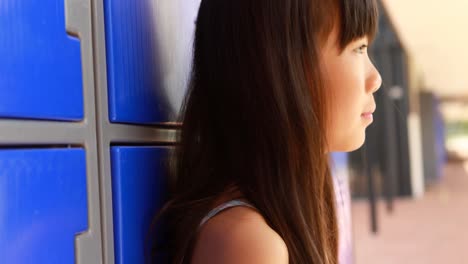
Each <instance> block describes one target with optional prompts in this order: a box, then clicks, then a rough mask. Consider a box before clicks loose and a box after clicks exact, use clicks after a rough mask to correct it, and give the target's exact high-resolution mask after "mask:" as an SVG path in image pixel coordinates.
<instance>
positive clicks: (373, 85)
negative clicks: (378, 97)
mask: <svg viewBox="0 0 468 264" xmlns="http://www.w3.org/2000/svg"><path fill="white" fill-rule="evenodd" d="M380 86H382V76H380V73H379V71H378V70H377V69H376V68H375V66H374V64H373V63H372V62H370V71H369V75H368V78H367V82H366V90H367V91H368V92H369V93H375V92H377V90H379V89H380Z"/></svg>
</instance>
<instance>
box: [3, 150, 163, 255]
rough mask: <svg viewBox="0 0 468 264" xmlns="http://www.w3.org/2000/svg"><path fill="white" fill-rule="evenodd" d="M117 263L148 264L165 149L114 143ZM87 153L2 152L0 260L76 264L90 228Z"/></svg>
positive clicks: (113, 185) (161, 189) (46, 151)
mask: <svg viewBox="0 0 468 264" xmlns="http://www.w3.org/2000/svg"><path fill="white" fill-rule="evenodd" d="M110 151H111V161H112V187H113V212H114V218H113V221H114V240H115V241H114V244H115V260H116V263H144V261H143V257H144V246H145V245H144V244H145V241H146V239H147V238H148V234H149V230H150V223H151V220H152V217H153V216H154V213H155V211H156V210H157V209H158V208H159V207H160V206H161V204H162V202H163V200H164V198H165V195H166V194H165V190H166V188H165V177H164V176H163V175H162V172H163V167H164V163H165V160H166V157H167V152H168V149H167V148H166V147H121V146H115V147H112V148H111V150H110ZM85 155H86V153H85V150H83V149H81V148H64V149H59V148H51V149H3V150H0V262H1V263H16V264H25V263H60V264H62V263H75V244H74V241H75V236H77V235H78V234H80V233H83V232H86V231H87V229H88V225H87V223H88V205H87V188H86V162H85V160H86V159H85Z"/></svg>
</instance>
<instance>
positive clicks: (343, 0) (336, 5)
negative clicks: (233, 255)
mask: <svg viewBox="0 0 468 264" xmlns="http://www.w3.org/2000/svg"><path fill="white" fill-rule="evenodd" d="M376 23H377V7H376V3H375V0H235V1H233V0H202V1H201V6H200V9H199V13H198V17H197V21H196V32H195V39H194V57H193V65H192V73H191V79H190V84H189V87H188V92H187V96H186V99H185V101H184V104H183V108H182V112H181V113H182V115H181V119H180V121H181V122H182V125H181V131H180V138H179V144H178V146H177V148H176V151H175V152H174V156H173V157H172V165H173V167H172V172H171V179H172V180H173V185H172V188H171V197H170V200H169V201H168V202H167V203H166V205H165V206H164V208H163V209H162V211H161V212H160V216H161V215H162V216H164V219H165V220H166V221H165V223H166V224H167V225H166V227H165V230H166V231H167V232H168V235H169V236H168V237H167V240H166V241H165V243H166V245H167V246H168V248H169V249H170V252H169V253H170V254H169V255H170V257H171V262H172V263H181V262H182V260H183V256H184V255H185V261H184V262H187V263H188V262H189V261H190V257H191V254H192V250H193V246H194V241H195V238H196V235H197V227H198V224H199V222H200V220H201V218H202V217H203V216H204V215H205V214H206V213H207V212H208V211H209V210H210V209H212V206H213V202H214V199H215V198H216V197H218V195H220V194H221V193H223V192H224V191H225V190H226V188H227V187H228V186H236V187H237V188H238V189H239V190H240V191H241V192H242V194H243V195H244V197H245V198H246V199H247V200H248V201H249V202H251V203H252V204H254V205H255V207H256V208H258V209H259V211H260V212H261V214H262V215H263V216H264V218H265V219H266V221H267V223H268V224H269V225H270V227H271V228H272V229H273V230H275V231H276V232H277V233H278V234H279V235H280V236H281V237H282V238H283V240H284V242H285V243H286V245H287V247H288V252H289V259H290V263H300V264H304V263H308V264H312V263H324V264H329V263H331V264H334V263H337V258H338V243H337V241H338V230H337V219H336V213H335V199H334V196H335V195H334V189H333V180H332V178H331V175H330V170H329V165H328V154H327V138H326V124H327V120H328V116H327V114H328V111H327V109H328V106H329V101H330V100H331V99H330V98H329V97H328V96H327V92H326V89H325V88H324V87H323V84H322V78H321V76H322V73H321V69H320V50H321V46H322V45H323V44H324V43H325V40H326V38H327V37H328V35H329V34H330V32H331V31H332V29H333V27H334V26H336V27H338V28H339V32H340V34H339V44H340V45H341V47H342V48H344V47H345V46H346V45H347V44H348V43H349V42H351V41H352V40H354V39H356V38H358V37H362V36H366V35H368V36H371V37H372V36H373V35H374V33H375V28H376Z"/></svg>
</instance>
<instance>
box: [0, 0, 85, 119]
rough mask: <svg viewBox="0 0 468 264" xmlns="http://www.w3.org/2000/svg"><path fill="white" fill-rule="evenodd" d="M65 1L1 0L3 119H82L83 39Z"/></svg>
mask: <svg viewBox="0 0 468 264" xmlns="http://www.w3.org/2000/svg"><path fill="white" fill-rule="evenodd" d="M64 14H65V9H64V0H48V1H31V0H3V1H0V32H1V34H0V58H1V59H0V118H21V119H23V118H26V119H49V120H67V121H76V120H81V119H83V88H82V87H83V81H82V70H81V52H80V42H79V40H78V39H77V38H75V37H71V36H69V35H67V33H66V30H65V15H64Z"/></svg>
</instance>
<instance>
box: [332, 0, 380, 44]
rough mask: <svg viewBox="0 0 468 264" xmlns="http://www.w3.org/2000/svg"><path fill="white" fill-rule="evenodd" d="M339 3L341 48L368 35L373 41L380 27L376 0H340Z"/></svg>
mask: <svg viewBox="0 0 468 264" xmlns="http://www.w3.org/2000/svg"><path fill="white" fill-rule="evenodd" d="M339 5H340V13H341V16H340V37H339V44H340V46H341V48H344V47H346V45H348V44H349V43H351V42H352V41H354V40H356V39H358V38H362V37H366V36H367V37H368V38H369V42H372V41H373V40H374V37H375V35H376V33H377V29H378V18H379V11H378V5H377V2H376V0H339Z"/></svg>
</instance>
